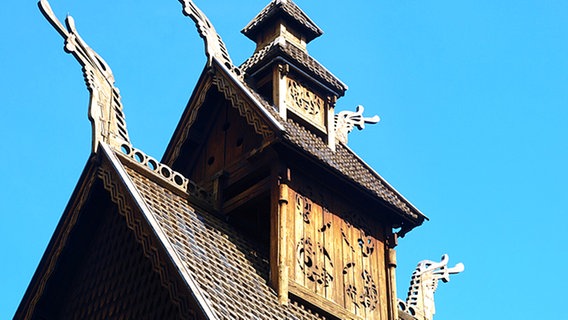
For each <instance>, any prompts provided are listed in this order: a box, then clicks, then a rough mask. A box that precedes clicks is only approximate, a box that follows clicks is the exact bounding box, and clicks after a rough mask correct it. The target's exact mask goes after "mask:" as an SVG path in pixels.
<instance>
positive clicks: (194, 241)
mask: <svg viewBox="0 0 568 320" xmlns="http://www.w3.org/2000/svg"><path fill="white" fill-rule="evenodd" d="M180 2H181V3H182V4H184V5H185V9H186V11H185V13H186V14H187V15H190V16H191V17H192V19H194V21H195V22H196V25H198V26H204V25H208V23H207V22H208V21H207V20H206V17H205V16H204V15H203V14H202V13H201V12H200V11H199V10H198V9H197V8H196V7H195V5H194V4H193V3H192V2H191V1H189V0H180ZM40 7H41V9H42V11H43V12H44V14H45V15H46V16H47V17H48V19H50V22H51V23H52V25H54V26H55V27H56V29H57V30H58V31H59V33H60V34H61V35H62V36H63V37H64V38H66V40H67V39H68V38H69V39H75V38H77V39H79V40H78V41H80V42H79V43H77V44H76V47H78V48H82V50H80V51H79V52H78V53H74V52H73V54H74V56H75V57H76V58H77V59H78V60H79V61H80V63H81V64H82V65H83V67H84V68H85V69H84V70H87V71H91V69H89V68H91V67H92V68H93V71H92V74H94V75H95V76H93V77H95V78H94V80H92V81H101V82H103V83H105V84H106V85H107V87H104V88H102V89H100V90H109V92H111V93H113V92H118V90H116V88H115V87H114V84H113V80H112V73H110V69H109V68H108V66H106V65H103V66H100V65H99V64H101V63H102V61H104V60H102V59H101V58H100V57H98V55H96V53H94V51H92V50H91V49H90V48H89V47H88V46H86V44H84V43H83V42H82V39H80V37H78V36H76V37H75V34H76V30H75V29H74V24H73V23H72V22H71V23H69V22H68V26H70V27H68V29H69V30H65V28H63V26H62V24H61V23H59V21H57V20H56V19H55V18H54V15H53V12H51V9H50V8H49V6H48V4H47V1H46V0H41V4H40ZM277 7H278V8H280V9H279V10H281V12H284V13H285V14H286V15H287V17H288V18H290V19H293V20H294V21H297V22H298V23H299V24H300V25H302V26H303V27H304V28H305V29H307V30H311V31H309V32H311V36H310V37H315V36H317V35H320V34H321V30H320V29H319V28H318V27H317V26H316V25H315V24H314V23H313V22H312V21H311V20H310V19H309V18H308V17H307V16H306V15H305V14H304V13H303V12H302V11H301V10H299V8H297V6H296V5H295V4H293V2H291V1H289V0H288V1H283V0H277V1H273V2H271V4H269V6H267V7H266V8H265V9H264V10H263V11H262V12H261V13H260V14H259V15H258V16H257V18H256V19H255V20H253V22H251V23H250V24H249V25H248V26H247V27H246V28H245V31H243V32H244V33H245V34H247V35H249V34H251V33H254V30H255V28H260V26H261V25H262V23H264V21H266V20H267V19H270V17H271V15H272V14H275V13H274V12H276V11H275V10H276V9H275V8H277ZM190 8H191V9H192V10H190ZM68 19H69V18H68ZM209 25H210V23H209ZM199 30H200V32H201V35H202V37H203V38H204V39H205V42H206V46H208V49H211V48H213V49H215V50H217V51H214V50H213V49H211V50H206V51H207V53H208V57H209V61H208V65H207V66H206V67H205V70H204V73H203V74H202V77H201V79H200V82H199V83H198V84H197V86H196V91H195V92H194V93H193V96H192V100H191V101H190V104H191V103H192V101H196V100H199V99H200V97H199V96H200V95H204V94H205V93H206V92H205V91H206V90H204V89H202V88H201V87H200V86H202V85H204V83H206V82H207V81H210V84H211V85H214V86H215V88H214V89H212V90H215V91H216V94H218V95H222V96H224V98H225V99H226V100H227V101H231V103H232V105H233V107H235V108H238V109H239V114H240V116H241V117H242V118H244V119H246V121H247V123H248V124H249V125H250V126H251V127H254V130H255V131H257V133H259V134H261V135H265V136H271V137H273V138H274V139H273V141H275V143H281V144H283V145H285V146H286V147H289V148H292V149H294V150H296V151H297V152H299V153H300V154H302V155H303V156H304V157H306V158H309V159H311V160H312V161H313V162H314V163H316V164H317V165H318V166H320V167H322V168H325V169H326V170H328V171H330V172H332V173H333V174H334V175H336V176H338V177H340V178H341V179H344V180H345V181H348V182H349V183H351V184H353V185H354V186H356V188H359V189H361V190H362V191H364V192H366V193H367V194H368V195H370V196H371V197H374V198H376V199H380V201H382V202H383V203H384V205H385V206H386V207H388V208H390V209H391V210H392V211H393V212H394V213H395V215H396V216H397V217H398V218H399V219H400V220H401V221H405V222H407V223H408V224H409V227H408V230H410V229H412V228H413V227H415V226H418V225H420V224H421V223H422V222H423V221H424V219H426V217H425V216H424V215H423V214H422V213H421V212H420V211H419V210H418V209H416V208H415V207H414V206H413V205H412V204H411V203H410V202H409V201H407V200H406V199H405V198H404V197H403V196H402V195H401V194H400V193H398V192H397V191H396V190H395V189H394V188H393V187H392V186H390V185H389V184H388V183H387V182H386V181H385V180H384V179H383V178H382V177H381V176H380V175H379V174H378V173H377V172H375V171H374V170H373V169H372V168H371V167H370V166H369V165H367V164H366V163H365V162H364V161H363V160H362V159H361V158H359V157H358V156H357V155H356V154H355V153H354V152H353V151H352V150H351V149H350V148H349V147H348V146H347V145H345V144H343V143H338V144H337V145H336V146H335V148H334V149H332V148H330V147H329V145H328V143H326V142H325V141H324V140H323V139H322V137H321V136H319V135H317V134H314V133H313V132H311V131H310V130H308V129H307V128H305V127H304V126H302V125H300V124H298V123H297V122H295V121H293V120H292V119H286V120H284V119H283V118H282V117H281V116H280V115H279V113H278V112H277V110H276V109H275V108H274V106H273V105H272V104H271V103H269V102H268V101H267V100H266V99H264V98H263V97H262V96H261V95H260V94H259V93H257V92H256V91H255V90H254V89H253V88H252V87H251V86H250V85H249V84H248V83H247V82H246V80H245V79H246V75H247V72H249V71H250V70H252V68H253V66H254V65H258V64H259V63H262V62H263V61H264V60H265V59H268V58H269V56H270V52H271V49H270V48H268V49H267V50H266V51H264V52H257V54H255V55H254V56H253V57H252V58H251V59H249V60H248V61H247V62H245V63H244V64H243V66H242V67H241V68H237V67H235V66H233V65H232V62H231V61H230V58H229V57H228V53H227V52H225V46H224V44H223V43H222V42H221V40H220V38H219V37H218V36H217V35H216V33H213V34H212V31H211V30H205V31H204V30H203V29H199ZM213 31H214V29H213ZM208 32H209V33H208ZM214 41H219V43H213V42H214ZM219 48H220V49H221V50H219ZM280 49H281V50H282V51H283V52H285V53H287V54H288V55H289V57H290V58H291V59H295V60H296V61H297V62H299V63H300V64H301V65H303V66H304V67H305V68H306V70H307V71H308V72H310V73H313V74H314V75H315V76H317V77H319V79H321V80H322V81H324V82H326V83H329V84H330V85H331V86H333V88H334V89H336V90H337V91H339V92H341V94H342V93H343V92H344V91H345V90H346V89H347V87H346V86H345V85H344V84H343V83H341V81H339V80H338V79H337V78H336V77H335V76H333V75H332V74H331V73H330V72H329V71H327V69H325V68H324V67H323V66H321V65H320V64H319V63H318V62H317V61H316V60H315V59H313V58H312V57H310V56H309V55H307V53H305V52H303V51H301V50H299V49H297V48H296V47H294V46H283V47H280ZM97 63H98V64H97ZM97 68H98V69H97ZM97 70H99V71H100V70H104V71H105V72H107V73H108V75H107V74H105V75H104V76H101V77H100V78H98V79H97V78H96V75H97ZM99 88H100V86H99ZM200 88H201V89H200ZM200 90H201V91H200ZM91 94H92V96H91V99H96V97H97V96H96V95H93V92H91ZM110 96H112V95H110ZM91 102H93V100H92V101H91ZM112 103H115V105H109V106H101V105H100V104H99V106H101V110H98V111H97V110H94V111H93V112H101V113H102V116H101V117H99V118H100V119H110V120H106V121H107V122H105V123H104V124H103V126H102V127H105V129H102V131H100V132H99V131H97V130H101V129H100V127H101V124H100V123H99V124H98V125H97V124H96V123H94V125H93V136H94V137H98V138H97V139H95V138H94V139H93V154H92V155H91V159H90V160H89V162H88V164H87V166H86V169H85V172H84V174H83V177H82V179H81V182H80V183H79V185H78V187H77V190H76V192H75V193H74V195H73V197H72V198H71V200H70V202H69V206H68V207H67V209H66V212H65V213H64V215H63V218H62V220H61V222H60V224H59V226H58V228H57V230H56V231H55V234H54V236H53V238H52V240H51V243H50V245H49V247H48V249H47V250H46V252H45V254H44V257H43V258H42V262H41V263H40V266H39V267H38V270H37V271H36V274H35V275H34V279H33V280H32V283H31V284H30V286H29V288H28V290H27V292H26V295H25V296H24V298H23V300H22V303H21V305H20V307H19V309H18V311H17V313H16V317H17V318H32V317H33V316H34V315H35V313H34V312H35V311H36V308H40V307H41V306H42V304H41V303H42V302H41V301H42V295H43V294H44V291H45V290H48V289H49V288H50V287H49V283H50V281H52V283H53V281H55V282H57V281H61V280H57V279H59V278H57V277H56V278H53V277H52V275H53V274H55V273H56V272H57V268H56V266H60V265H65V264H66V263H68V262H66V261H67V260H65V259H62V258H61V257H62V256H63V255H64V254H65V252H66V250H67V251H68V250H72V249H70V248H73V247H74V246H75V242H76V241H77V240H74V239H75V238H74V237H72V236H69V235H71V234H73V230H76V228H79V227H78V226H77V225H76V222H77V221H78V220H79V219H80V218H81V215H88V214H90V213H88V212H87V213H85V210H83V206H85V203H86V202H85V201H86V200H85V199H88V198H89V197H90V194H91V192H92V191H91V188H92V181H99V182H100V183H102V184H103V185H104V189H105V190H106V192H107V193H108V196H109V197H110V198H111V199H112V202H113V203H114V205H115V207H116V208H117V210H114V211H112V212H113V214H120V217H121V218H120V219H124V221H126V224H127V226H128V230H129V232H131V233H132V234H134V235H135V238H136V241H137V243H138V245H139V246H141V247H142V248H143V250H144V256H145V257H146V258H147V259H149V260H150V261H151V263H152V266H153V271H154V272H156V273H157V275H159V277H158V278H159V279H160V281H161V283H162V286H164V287H165V288H168V294H169V296H170V298H171V299H172V300H173V301H175V303H176V305H177V306H178V307H179V308H178V309H179V310H182V311H180V312H181V314H185V313H184V312H183V310H184V308H185V309H188V310H189V309H192V308H197V309H199V310H189V311H187V312H186V313H187V314H192V315H194V316H195V314H196V312H197V313H198V314H203V317H204V318H207V319H238V318H242V319H323V318H325V317H324V315H322V314H318V311H315V310H318V309H317V308H313V307H311V306H309V305H307V304H303V303H300V302H298V301H295V300H293V301H290V303H288V304H287V305H286V304H281V303H280V302H279V301H278V296H277V294H275V291H274V289H272V288H271V286H270V285H269V283H268V278H269V274H268V273H269V261H268V260H267V259H268V257H267V255H266V253H265V252H264V251H263V248H261V247H259V246H258V244H257V243H256V242H255V240H253V239H251V238H249V237H247V236H246V235H243V234H242V232H239V231H238V230H237V229H235V227H234V226H232V225H231V224H229V223H228V222H227V221H225V220H223V219H221V218H220V217H219V216H217V215H216V214H215V213H214V205H213V203H212V197H211V195H210V194H208V192H207V191H206V190H204V189H201V188H200V187H199V186H198V185H196V184H195V183H194V182H192V181H190V180H189V179H187V178H186V177H184V176H183V175H182V174H180V173H178V172H175V171H174V170H172V169H171V168H170V167H168V166H167V165H170V166H171V165H172V163H175V160H176V158H177V157H178V156H179V153H180V149H181V146H182V145H183V144H184V143H185V141H186V139H187V138H188V137H187V132H188V131H189V127H191V125H192V123H193V122H192V121H190V119H192V116H194V115H192V112H194V110H191V109H190V108H188V109H186V111H185V112H184V115H182V120H181V121H180V124H179V125H178V128H177V129H176V131H175V133H174V136H173V137H172V140H171V142H170V144H169V146H168V149H167V151H166V154H165V156H164V159H163V162H164V164H162V163H159V162H158V161H156V160H155V159H153V158H151V157H148V156H147V155H145V154H144V153H142V152H141V151H139V150H136V149H135V148H134V147H133V146H132V145H131V144H130V142H129V141H130V140H129V138H128V132H127V131H126V125H125V123H123V122H124V120H123V119H124V117H123V115H122V108H121V107H120V108H117V107H116V105H118V106H121V105H120V97H119V96H116V97H115V99H113V102H112ZM93 105H97V104H93ZM99 118H97V117H91V121H93V122H96V121H98V120H97V119H99ZM116 119H118V120H116ZM113 128H115V129H116V130H114V131H113ZM119 129H120V130H119ZM115 131H116V132H121V135H120V137H116V136H112V135H110V136H109V135H104V134H103V133H105V134H106V133H108V132H111V133H112V132H115ZM408 230H405V231H408ZM52 279H56V280H52ZM179 286H181V287H179ZM52 287H53V286H52ZM46 288H47V289H46ZM184 292H185V293H184ZM188 292H189V293H188ZM44 305H45V304H44ZM109 308H112V304H111V305H110V307H109ZM109 312H110V311H109ZM195 318H201V317H200V316H195Z"/></svg>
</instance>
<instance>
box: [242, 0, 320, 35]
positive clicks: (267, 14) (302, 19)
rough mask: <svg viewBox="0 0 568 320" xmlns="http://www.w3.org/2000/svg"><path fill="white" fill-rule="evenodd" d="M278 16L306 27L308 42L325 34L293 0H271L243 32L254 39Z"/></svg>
mask: <svg viewBox="0 0 568 320" xmlns="http://www.w3.org/2000/svg"><path fill="white" fill-rule="evenodd" d="M277 17H283V18H285V19H288V20H290V21H292V22H294V23H295V24H296V25H298V26H300V27H301V28H302V29H304V31H305V32H306V36H307V39H306V41H307V42H310V41H311V40H313V39H315V38H317V37H319V36H321V35H322V34H323V31H322V30H321V29H320V28H319V27H318V26H317V25H316V24H315V23H314V22H313V21H312V19H310V18H309V17H308V16H307V15H306V14H305V13H304V11H302V9H300V8H299V7H298V6H297V5H296V4H295V3H294V2H292V0H273V1H271V2H270V3H269V4H268V5H267V6H266V7H265V8H264V9H262V11H261V12H260V13H259V14H258V15H256V17H254V19H252V20H251V22H249V23H248V24H247V25H246V27H244V29H243V30H242V31H241V32H242V33H243V34H244V35H246V36H247V37H248V38H249V39H251V40H253V41H254V40H255V39H254V37H255V35H256V33H257V32H258V30H260V29H262V27H263V26H264V24H265V23H266V22H267V21H269V20H272V19H274V18H277Z"/></svg>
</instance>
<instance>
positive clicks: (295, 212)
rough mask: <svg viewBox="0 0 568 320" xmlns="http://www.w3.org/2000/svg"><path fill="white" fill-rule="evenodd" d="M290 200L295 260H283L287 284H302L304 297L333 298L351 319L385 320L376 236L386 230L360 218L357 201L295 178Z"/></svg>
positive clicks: (380, 252)
mask: <svg viewBox="0 0 568 320" xmlns="http://www.w3.org/2000/svg"><path fill="white" fill-rule="evenodd" d="M289 199H290V206H289V209H288V210H289V212H290V214H289V216H288V217H287V219H288V220H287V221H289V222H290V223H288V225H289V226H293V227H290V229H289V235H290V236H289V238H290V239H289V240H288V241H289V242H290V243H291V244H293V245H294V254H293V255H290V256H293V257H294V258H291V257H290V258H288V260H287V263H288V265H289V268H290V273H289V279H290V288H296V289H297V288H299V287H301V288H303V289H301V290H300V291H301V295H302V298H305V299H308V298H309V296H310V295H313V299H316V300H317V302H318V303H321V301H323V300H322V299H324V300H327V301H330V302H333V304H332V305H334V306H335V307H334V308H335V309H336V308H337V307H338V306H340V307H341V308H343V309H344V310H345V312H346V314H352V315H353V317H360V318H364V319H371V320H373V319H376V320H382V319H384V320H386V319H387V316H386V315H387V309H386V305H387V304H386V300H387V298H386V292H385V290H386V279H385V277H386V270H385V267H386V266H385V263H384V253H385V252H384V247H383V246H384V242H383V241H381V240H379V239H380V238H384V235H383V233H384V229H381V227H380V224H379V223H378V222H377V221H375V220H374V219H373V218H372V217H365V216H363V215H362V213H361V212H360V211H358V210H357V206H356V204H350V203H349V202H348V201H347V200H345V199H342V198H341V197H334V194H333V193H332V192H331V191H330V190H328V189H326V188H325V187H319V188H314V187H313V186H312V185H309V184H307V183H306V182H305V181H302V180H299V179H297V177H296V179H295V180H294V184H293V187H291V189H290V192H289ZM331 199H333V200H331ZM296 289H293V290H296ZM296 291H298V290H296ZM307 293H310V294H307ZM316 297H318V298H316ZM330 305H331V304H330ZM325 310H326V311H329V310H327V309H325ZM344 314H345V313H344Z"/></svg>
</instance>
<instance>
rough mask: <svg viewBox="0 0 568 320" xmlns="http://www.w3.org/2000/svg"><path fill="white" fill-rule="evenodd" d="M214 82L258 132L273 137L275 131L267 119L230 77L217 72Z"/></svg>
mask: <svg viewBox="0 0 568 320" xmlns="http://www.w3.org/2000/svg"><path fill="white" fill-rule="evenodd" d="M213 84H215V86H216V87H217V89H218V90H219V91H220V92H221V93H223V95H224V96H225V99H227V100H229V101H230V102H231V105H232V106H233V107H234V108H236V109H237V110H239V114H240V115H241V116H242V117H244V118H245V119H246V121H247V123H248V124H250V125H251V126H253V127H254V130H255V132H256V133H258V134H260V135H261V136H263V137H265V138H268V137H271V136H272V135H273V134H274V132H273V131H272V130H271V129H270V127H268V125H267V124H266V121H265V120H264V119H262V117H261V116H260V115H259V114H258V113H257V112H256V111H255V110H254V108H253V107H252V106H251V105H250V104H249V103H248V102H247V101H246V100H245V99H244V98H243V97H241V96H240V94H239V92H238V91H237V89H235V87H234V86H233V85H232V84H231V83H230V82H229V80H228V79H226V78H225V77H223V76H222V75H219V74H216V75H215V77H214V78H213Z"/></svg>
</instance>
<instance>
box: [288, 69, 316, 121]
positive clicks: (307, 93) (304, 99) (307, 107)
mask: <svg viewBox="0 0 568 320" xmlns="http://www.w3.org/2000/svg"><path fill="white" fill-rule="evenodd" d="M287 82H288V94H287V97H286V100H287V102H288V104H289V105H290V107H292V109H294V110H296V111H297V112H299V113H300V114H302V115H304V116H306V117H307V118H308V119H309V120H311V121H313V122H315V123H316V124H317V125H323V119H324V106H325V104H324V101H323V99H322V98H320V97H319V96H318V95H316V94H315V93H314V92H312V91H311V90H309V89H308V88H306V87H305V86H304V85H302V84H301V83H300V82H298V81H295V80H292V79H288V81H287Z"/></svg>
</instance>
